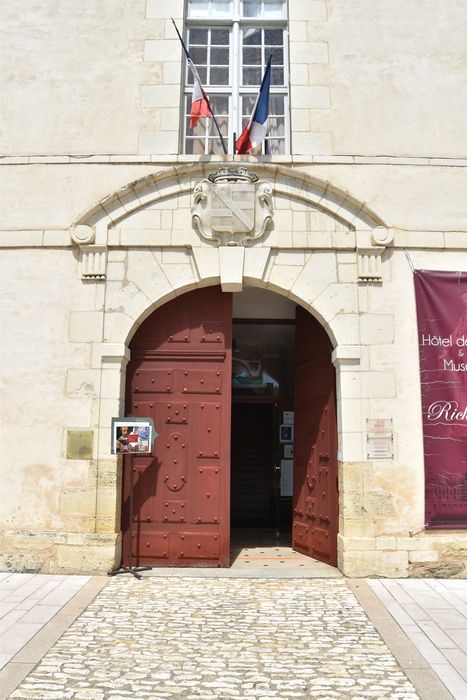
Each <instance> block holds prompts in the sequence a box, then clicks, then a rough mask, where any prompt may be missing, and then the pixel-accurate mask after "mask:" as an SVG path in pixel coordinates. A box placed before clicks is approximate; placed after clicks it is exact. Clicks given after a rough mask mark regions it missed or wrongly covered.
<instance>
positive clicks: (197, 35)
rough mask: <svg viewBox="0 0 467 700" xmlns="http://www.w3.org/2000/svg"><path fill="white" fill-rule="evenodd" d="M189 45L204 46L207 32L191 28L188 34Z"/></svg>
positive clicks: (206, 40)
mask: <svg viewBox="0 0 467 700" xmlns="http://www.w3.org/2000/svg"><path fill="white" fill-rule="evenodd" d="M188 43H189V44H202V45H203V46H206V45H207V43H208V30H207V29H198V28H193V29H190V31H189V32H188Z"/></svg>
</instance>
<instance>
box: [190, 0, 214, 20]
mask: <svg viewBox="0 0 467 700" xmlns="http://www.w3.org/2000/svg"><path fill="white" fill-rule="evenodd" d="M188 17H209V0H188Z"/></svg>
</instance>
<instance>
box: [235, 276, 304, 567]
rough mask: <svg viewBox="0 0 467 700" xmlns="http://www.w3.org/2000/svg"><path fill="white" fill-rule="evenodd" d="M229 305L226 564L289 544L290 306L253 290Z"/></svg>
mask: <svg viewBox="0 0 467 700" xmlns="http://www.w3.org/2000/svg"><path fill="white" fill-rule="evenodd" d="M277 302H279V303H277ZM233 303H234V309H233V325H232V421H231V528H232V532H231V549H232V558H236V557H238V556H240V553H241V552H245V551H247V552H251V551H253V550H257V549H258V548H260V550H261V551H258V552H257V554H262V555H264V554H265V551H263V550H266V549H267V550H268V552H269V553H270V554H271V553H274V552H277V553H278V556H279V555H281V556H283V554H284V552H283V550H284V548H287V547H289V548H290V547H291V543H292V529H291V528H292V472H293V401H294V399H293V396H294V391H293V385H294V343H295V304H293V303H292V302H290V301H289V300H287V299H283V298H281V297H277V295H276V294H272V293H271V292H267V291H264V290H260V289H248V290H246V291H245V292H243V293H242V294H240V295H234V300H233ZM263 559H264V556H263Z"/></svg>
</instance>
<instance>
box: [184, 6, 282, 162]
mask: <svg viewBox="0 0 467 700" xmlns="http://www.w3.org/2000/svg"><path fill="white" fill-rule="evenodd" d="M258 20H260V22H258ZM185 36H186V44H187V47H188V51H189V53H190V56H191V58H192V61H193V63H194V64H195V65H196V68H197V70H198V73H199V77H200V79H201V82H202V84H203V87H204V88H205V90H206V93H207V95H208V97H209V100H210V102H211V107H212V110H213V112H214V114H215V116H216V119H217V122H218V124H219V128H220V130H221V133H222V136H223V137H224V140H225V143H226V145H227V150H228V152H229V153H233V141H234V136H235V135H236V137H237V138H238V137H239V136H240V134H241V132H242V130H243V128H244V127H245V126H246V124H247V122H248V119H249V117H250V114H251V110H252V109H253V105H254V102H255V100H256V97H257V95H258V90H259V87H260V84H261V80H262V77H263V75H264V70H265V67H266V63H267V61H268V58H269V56H270V55H271V53H272V54H273V57H272V69H271V89H270V98H269V131H268V135H267V137H266V139H265V141H264V142H263V144H262V146H261V147H259V148H258V149H257V151H256V153H266V154H272V155H274V154H283V153H288V152H289V116H288V92H289V91H288V65H287V46H286V39H287V7H286V0H188V2H187V20H186V33H185ZM192 89H193V76H192V74H191V70H190V69H189V67H188V66H186V71H185V99H184V120H183V150H184V153H188V154H198V155H202V154H210V155H212V154H221V153H223V151H222V145H221V142H220V139H219V135H218V132H217V128H216V126H215V124H214V120H213V119H204V118H202V119H200V120H199V121H198V125H197V126H196V127H195V128H193V129H191V128H190V107H191V94H192Z"/></svg>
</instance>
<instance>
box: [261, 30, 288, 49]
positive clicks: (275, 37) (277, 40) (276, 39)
mask: <svg viewBox="0 0 467 700" xmlns="http://www.w3.org/2000/svg"><path fill="white" fill-rule="evenodd" d="M283 39H284V33H283V31H282V29H265V30H264V41H265V43H266V44H268V45H269V46H282V45H283V43H284V40H283Z"/></svg>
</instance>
